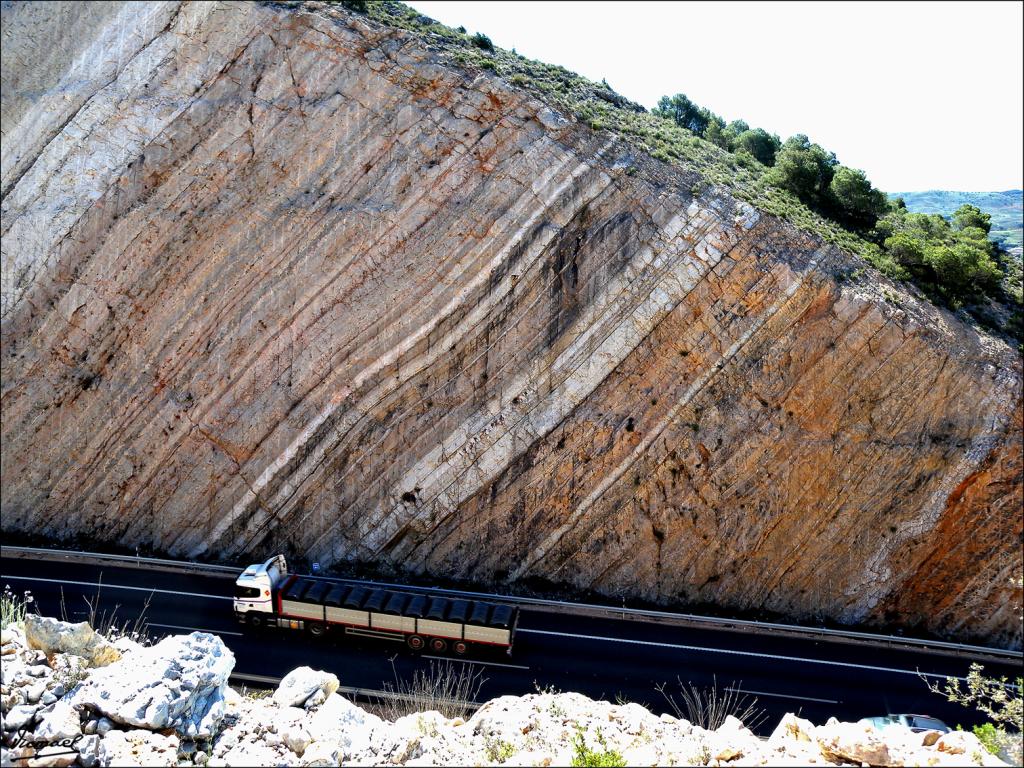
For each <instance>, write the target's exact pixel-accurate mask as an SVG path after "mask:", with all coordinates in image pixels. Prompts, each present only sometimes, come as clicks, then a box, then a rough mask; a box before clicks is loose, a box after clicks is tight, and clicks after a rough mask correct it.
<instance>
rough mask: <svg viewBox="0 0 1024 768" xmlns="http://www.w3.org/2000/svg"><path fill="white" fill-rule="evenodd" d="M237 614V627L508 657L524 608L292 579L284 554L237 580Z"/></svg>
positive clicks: (294, 576)
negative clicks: (338, 634) (488, 651)
mask: <svg viewBox="0 0 1024 768" xmlns="http://www.w3.org/2000/svg"><path fill="white" fill-rule="evenodd" d="M234 609H235V617H236V618H237V619H238V621H239V622H241V623H243V624H248V625H250V626H253V627H264V626H268V627H280V628H283V629H293V630H305V631H307V632H309V633H310V634H312V635H316V636H321V635H325V634H327V633H328V632H332V631H342V632H344V633H345V634H348V635H360V636H366V637H379V638H381V639H387V640H397V641H401V642H405V644H406V645H408V646H409V647H410V648H411V649H413V650H414V651H419V650H424V649H429V650H431V651H433V652H434V653H445V652H447V651H449V650H450V651H452V652H453V653H455V654H458V655H460V656H461V655H463V654H465V653H466V652H467V651H469V650H470V649H472V648H474V647H480V648H484V647H488V648H501V649H504V650H505V652H506V653H508V654H511V653H512V642H513V640H514V638H515V632H516V625H517V624H518V621H519V609H518V608H515V607H513V606H510V605H504V604H502V603H492V602H489V601H481V600H466V599H462V598H458V597H446V596H441V595H432V594H430V593H429V592H405V591H401V590H392V589H385V588H383V587H378V586H377V585H375V584H361V583H360V582H357V581H352V580H349V579H334V578H329V577H322V576H300V575H298V574H290V573H288V564H287V563H286V562H285V558H284V556H283V555H276V556H274V557H272V558H270V559H269V560H267V561H266V562H265V563H257V564H254V565H250V566H249V567H248V568H246V569H245V570H244V571H242V573H241V574H240V575H239V576H238V578H237V579H236V581H235V601H234Z"/></svg>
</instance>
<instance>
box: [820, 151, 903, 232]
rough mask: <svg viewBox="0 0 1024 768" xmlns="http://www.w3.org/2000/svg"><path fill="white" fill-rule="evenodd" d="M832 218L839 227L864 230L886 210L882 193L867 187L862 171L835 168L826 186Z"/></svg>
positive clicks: (886, 203) (886, 206) (869, 184)
mask: <svg viewBox="0 0 1024 768" xmlns="http://www.w3.org/2000/svg"><path fill="white" fill-rule="evenodd" d="M829 192H830V193H831V196H832V202H833V204H834V205H835V208H836V213H837V214H838V216H837V217H836V218H837V219H838V220H839V222H840V223H841V224H845V225H847V226H849V227H853V228H855V229H860V230H867V229H871V228H872V227H873V226H875V222H877V221H878V218H879V217H880V216H882V215H883V214H884V213H885V212H886V211H888V210H889V201H888V199H887V198H886V196H885V193H884V192H882V191H881V190H878V189H875V188H874V187H872V186H871V182H870V181H868V179H867V176H865V175H864V171H859V170H856V169H853V168H847V167H846V166H845V165H840V166H837V167H836V169H835V173H834V175H833V176H832V181H831V183H830V184H829Z"/></svg>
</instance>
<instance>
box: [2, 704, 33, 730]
mask: <svg viewBox="0 0 1024 768" xmlns="http://www.w3.org/2000/svg"><path fill="white" fill-rule="evenodd" d="M37 709H38V707H36V706H33V705H31V704H19V705H18V706H16V707H12V708H11V710H10V711H9V712H5V713H4V730H5V731H20V730H21V729H22V728H25V727H26V726H28V725H31V724H32V719H33V718H34V717H35V715H36V710H37Z"/></svg>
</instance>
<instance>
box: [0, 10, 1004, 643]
mask: <svg viewBox="0 0 1024 768" xmlns="http://www.w3.org/2000/svg"><path fill="white" fill-rule="evenodd" d="M49 7H51V8H52V9H54V10H53V13H54V14H58V13H59V14H64V15H65V16H67V15H70V16H72V17H73V16H74V15H75V14H76V13H84V11H77V10H75V8H78V7H79V6H74V7H71V5H70V4H68V5H64V4H60V3H52V4H49ZM54 18H55V17H48V16H47V15H46V14H42V13H39V12H38V11H36V12H34V13H31V14H30V13H28V12H27V11H26V10H25V8H24V7H22V6H19V5H17V4H15V5H14V6H11V7H8V6H5V9H4V40H5V46H4V61H3V73H4V74H3V77H4V94H5V96H4V99H5V105H4V143H3V175H2V188H3V195H4V197H3V286H2V288H3V303H2V317H3V326H2V327H3V336H2V373H3V389H2V416H3V448H4V450H3V479H2V490H3V527H4V529H5V530H9V531H25V532H43V533H45V534H47V535H51V536H54V537H59V538H74V537H88V538H91V539H99V540H102V541H107V542H110V543H112V544H113V543H117V544H122V545H124V544H127V545H144V546H149V547H153V548H156V549H158V550H162V551H166V552H170V553H173V554H177V555H188V556H193V557H200V556H202V557H217V556H224V557H233V558H234V557H242V556H253V557H255V556H263V555H266V554H268V553H272V552H274V551H278V550H283V551H286V552H288V553H289V554H292V555H298V556H305V557H309V558H311V559H316V560H319V561H320V562H322V563H331V562H336V561H338V560H353V561H359V562H367V563H373V564H375V565H379V566H384V567H394V568H395V569H399V570H408V571H411V572H416V573H422V572H428V573H432V574H443V575H446V576H453V577H459V578H466V579H471V580H475V581H479V582H489V581H496V580H521V579H526V578H530V577H540V578H544V579H548V580H550V581H554V582H559V583H564V584H567V585H571V586H574V587H580V588H588V589H594V590H598V591H600V592H604V593H607V594H614V595H623V596H635V597H642V598H646V599H650V600H653V601H657V602H661V603H665V604H679V603H683V602H694V601H708V602H714V603H717V604H720V605H723V606H731V607H735V608H761V607H764V608H769V609H772V610H775V611H779V612H782V613H785V614H789V615H793V616H808V615H815V616H822V617H832V618H836V619H840V620H844V621H869V622H870V621H883V620H884V621H886V622H889V623H899V622H903V623H907V624H923V625H925V626H927V627H929V628H931V629H934V630H937V631H942V632H946V633H948V634H950V635H952V636H957V637H965V638H966V637H972V638H979V637H980V638H983V639H987V640H990V641H993V642H999V643H1006V644H1011V645H1018V646H1019V644H1020V642H1021V628H1020V624H1019V619H1020V611H1021V598H1022V590H1021V581H1020V579H1021V552H1020V536H1021V516H1020V507H1021V448H1020V427H1021V416H1020V413H1021V366H1020V361H1019V358H1018V357H1017V355H1016V354H1015V353H1014V351H1013V350H1011V349H1010V348H1008V347H1007V346H1006V345H1005V344H1003V343H1002V342H999V341H996V340H993V339H990V338H988V337H986V336H983V335H979V333H978V332H977V331H976V330H974V329H971V328H969V327H968V326H965V325H964V324H962V323H961V322H960V321H958V320H957V319H956V318H955V317H953V316H952V315H950V314H949V313H946V312H941V311H939V310H937V309H935V308H934V307H932V306H930V305H927V304H923V303H921V302H919V301H918V300H917V299H915V298H914V297H913V296H911V295H909V294H908V293H907V292H906V291H905V290H904V289H902V288H901V287H898V286H886V287H883V286H882V285H881V279H880V278H877V277H870V276H869V277H867V278H864V279H861V280H859V281H856V282H854V283H851V282H849V281H847V282H840V281H837V280H836V275H840V274H844V273H847V272H849V271H851V270H852V269H853V268H854V267H856V266H857V265H856V264H854V263H853V259H852V258H850V257H848V256H846V255H845V254H843V253H841V252H839V251H838V250H836V249H834V248H831V247H826V246H824V245H823V244H822V243H821V242H820V241H818V240H816V239H814V238H812V237H810V236H808V235H806V234H803V233H801V232H798V231H797V230H795V229H794V228H792V227H791V226H789V225H787V224H785V223H783V222H780V221H779V220H777V219H774V218H772V217H769V216H766V215H762V214H760V213H758V212H757V211H756V210H754V209H752V208H750V207H749V206H747V205H746V204H743V203H738V202H736V201H735V200H732V199H730V198H729V197H728V196H726V195H724V194H722V193H720V192H718V191H716V190H715V189H713V188H707V187H706V186H704V185H700V184H696V183H695V182H697V181H698V179H697V177H696V175H695V174H693V173H689V172H687V171H686V170H685V169H680V168H674V167H670V166H667V165H664V164H661V163H657V162H655V161H653V160H651V159H649V158H647V157H645V156H643V155H641V154H638V153H637V152H636V151H635V150H632V149H631V148H630V146H629V145H628V144H627V143H625V142H624V141H623V140H622V139H619V138H617V137H615V136H612V135H610V134H608V133H606V132H600V131H593V130H591V129H590V128H588V127H586V126H584V125H581V124H579V123H577V122H576V121H574V120H572V119H571V118H569V117H567V116H564V115H560V114H558V113H557V112H555V111H554V110H552V109H551V108H549V107H547V106H545V105H544V104H543V103H541V102H539V101H537V100H536V99H535V98H533V97H532V96H530V94H529V93H527V92H525V91H523V90H521V89H516V88H513V87H511V86H509V85H508V84H506V83H504V82H502V81H501V80H500V79H498V78H497V77H496V76H494V75H493V74H491V73H488V72H486V71H485V72H468V71H464V70H460V69H458V68H456V67H453V66H450V65H449V64H448V63H447V62H446V60H445V58H444V55H443V54H442V53H440V52H438V51H435V50H432V49H431V48H430V46H429V45H428V44H427V43H425V42H424V41H423V40H422V39H420V38H417V37H415V36H413V35H410V34H408V33H405V32H400V31H396V30H393V29H388V28H385V27H382V26H379V25H376V24H374V23H372V22H369V21H367V20H365V19H363V18H361V17H358V16H353V15H349V14H347V13H345V12H344V11H340V10H328V9H324V8H320V7H312V6H309V7H306V8H303V9H287V8H281V7H275V6H261V5H255V4H246V3H237V4H236V3H184V4H178V3H138V4H136V3H124V4H121V5H113V6H105V7H104V8H102V9H94V10H93V11H92V15H91V16H90V17H89V18H88V20H87V21H88V23H83V26H82V29H84V30H85V31H86V34H84V37H83V34H76V32H75V25H73V24H72V25H62V24H57V23H55V22H54V20H53V19H54ZM61 18H63V17H61ZM8 37H12V38H16V39H18V40H19V45H18V46H12V47H11V50H10V51H9V50H8V46H7V44H6V41H7V39H8ZM66 38H67V39H66ZM71 39H73V40H74V44H73V45H72V43H71V42H70V40H71ZM65 43H66V44H65ZM61 46H63V47H61ZM55 50H64V51H73V52H75V56H74V58H73V59H72V60H70V61H69V60H68V58H69V56H70V54H68V55H64V56H56V55H54V56H50V57H48V58H43V59H40V58H39V57H40V55H41V54H40V51H55ZM40 62H43V63H42V64H40ZM30 70H31V71H32V75H31V77H29V75H28V74H26V73H27V72H28V71H30ZM29 82H30V83H31V87H32V88H33V89H34V90H32V92H31V93H30V94H25V93H23V91H24V89H25V88H28V86H24V87H23V86H19V85H18V84H19V83H29ZM9 85H10V87H11V88H13V90H14V91H18V92H19V93H21V94H22V95H21V96H19V100H17V101H11V102H9V101H8V96H7V94H8V91H9ZM19 89H20V90H19ZM695 193H696V194H695ZM883 291H884V292H885V294H886V295H887V296H888V299H885V298H883Z"/></svg>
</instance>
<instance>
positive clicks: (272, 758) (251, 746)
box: [221, 741, 337, 766]
mask: <svg viewBox="0 0 1024 768" xmlns="http://www.w3.org/2000/svg"><path fill="white" fill-rule="evenodd" d="M221 759H222V760H224V763H225V764H226V765H229V766H252V765H282V764H286V763H285V762H284V761H283V760H282V759H281V755H280V754H279V753H278V752H276V751H274V750H273V749H271V748H270V747H268V746H267V745H266V744H263V743H261V742H259V741H255V742H247V743H244V744H236V745H235V746H234V747H232V748H231V749H230V750H228V752H227V753H225V755H224V757H223V758H221ZM334 765H337V763H334Z"/></svg>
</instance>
